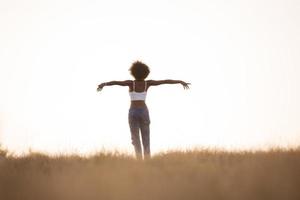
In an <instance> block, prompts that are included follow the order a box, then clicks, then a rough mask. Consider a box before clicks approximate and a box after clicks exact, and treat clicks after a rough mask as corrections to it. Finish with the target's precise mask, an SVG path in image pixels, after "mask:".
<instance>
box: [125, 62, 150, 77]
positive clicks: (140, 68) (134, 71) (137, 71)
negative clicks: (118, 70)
mask: <svg viewBox="0 0 300 200" xmlns="http://www.w3.org/2000/svg"><path fill="white" fill-rule="evenodd" d="M129 71H130V73H131V75H132V76H133V77H134V78H135V79H136V80H145V78H147V76H148V74H149V73H150V69H149V67H148V66H147V65H146V64H144V63H142V62H140V61H136V62H134V63H132V65H131V67H130V69H129Z"/></svg>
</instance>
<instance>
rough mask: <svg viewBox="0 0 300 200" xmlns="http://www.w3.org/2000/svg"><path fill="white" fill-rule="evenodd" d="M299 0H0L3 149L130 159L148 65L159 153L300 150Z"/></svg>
mask: <svg viewBox="0 0 300 200" xmlns="http://www.w3.org/2000/svg"><path fill="white" fill-rule="evenodd" d="M299 10H300V2H299V1H297V0H242V1H240V0H239V1H238V0H227V1H222V0H209V1H208V0H204V1H197V0H177V1H176V0H173V1H167V0H152V1H141V0H139V1H138V0H126V1H122V0H109V1H108V0H107V1H99V0H98V1H96V0H84V1H83V0H82V1H79V0H49V1H47V0H44V1H39V0H28V1H21V0H10V1H4V0H0V29H1V31H0V143H1V144H2V145H3V146H5V147H6V148H8V149H10V150H12V151H15V152H26V151H27V150H28V149H29V148H30V149H33V150H39V151H47V152H74V151H75V152H80V153H87V152H92V151H94V150H102V149H108V150H111V149H118V150H124V151H129V152H133V147H132V146H131V143H130V132H129V128H128V122H127V112H128V108H129V103H130V102H129V95H128V89H127V88H125V87H124V88H122V87H118V86H115V87H111V88H108V87H107V88H104V90H103V91H102V92H101V93H96V88H97V85H98V84H99V83H101V82H103V81H110V80H126V79H131V77H130V75H129V73H128V68H129V67H130V65H131V63H132V62H133V61H135V60H138V59H139V60H142V61H144V62H145V63H146V64H148V65H149V66H150V68H151V70H152V72H151V74H150V76H149V79H166V78H171V79H182V80H185V81H188V82H191V83H192V86H191V90H189V91H184V90H183V89H182V87H181V86H180V85H165V86H160V87H156V88H155V87H153V88H150V89H149V93H148V98H147V104H148V107H149V109H150V115H151V116H150V117H151V146H152V149H153V152H157V151H161V150H166V149H174V148H192V147H197V146H198V147H199V146H200V147H221V148H228V149H232V148H235V149H236V148H239V149H240V148H242V149H248V148H266V147H270V146H281V147H292V146H296V145H299V144H300V123H299V122H300V104H299V102H300V90H299V85H300V80H299V77H300V68H299V64H300V58H299V55H300V37H299V35H300V14H299Z"/></svg>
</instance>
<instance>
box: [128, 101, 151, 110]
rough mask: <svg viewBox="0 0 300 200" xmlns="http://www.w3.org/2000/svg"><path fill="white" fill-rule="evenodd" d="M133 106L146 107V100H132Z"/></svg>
mask: <svg viewBox="0 0 300 200" xmlns="http://www.w3.org/2000/svg"><path fill="white" fill-rule="evenodd" d="M130 107H131V108H145V107H147V105H146V103H145V101H142V100H141V101H131V105H130Z"/></svg>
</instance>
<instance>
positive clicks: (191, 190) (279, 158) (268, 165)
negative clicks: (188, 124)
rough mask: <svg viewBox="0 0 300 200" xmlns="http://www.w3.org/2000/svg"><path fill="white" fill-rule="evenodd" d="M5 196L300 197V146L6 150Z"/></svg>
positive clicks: (113, 199)
mask: <svg viewBox="0 0 300 200" xmlns="http://www.w3.org/2000/svg"><path fill="white" fill-rule="evenodd" d="M0 199H1V200H77V199H78V200H83V199H87V200H96V199H97V200H102V199H103V200H160V199H161V200H162V199H163V200H185V199H186V200H194V199H195V200H196V199H197V200H200V199H203V200H211V199H214V200H215V199H216V200H219V199H226V200H227V199H228V200H248V199H249V200H260V199H262V200H267V199H272V200H277V199H278V200H279V199H280V200H293V199H295V200H296V199H297V200H299V199H300V149H299V148H298V149H286V150H283V149H273V150H269V151H241V152H229V151H222V150H212V149H207V150H205V149H202V150H191V151H173V152H165V153H160V154H156V155H154V156H153V158H152V159H150V160H147V161H139V160H136V159H134V158H133V157H131V156H129V155H124V154H121V153H104V152H102V153H101V152H99V153H96V154H94V155H90V156H79V155H56V156H53V155H51V156H50V155H45V154H41V153H31V154H28V155H24V156H18V157H17V156H13V155H10V154H9V153H8V152H7V151H4V150H1V151H0Z"/></svg>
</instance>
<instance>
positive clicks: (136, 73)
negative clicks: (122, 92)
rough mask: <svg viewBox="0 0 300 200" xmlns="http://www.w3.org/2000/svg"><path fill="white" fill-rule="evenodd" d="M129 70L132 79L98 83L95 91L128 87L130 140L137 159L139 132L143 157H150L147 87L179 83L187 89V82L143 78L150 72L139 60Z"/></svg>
mask: <svg viewBox="0 0 300 200" xmlns="http://www.w3.org/2000/svg"><path fill="white" fill-rule="evenodd" d="M129 71H130V72H131V75H132V76H133V77H134V80H133V81H132V80H125V81H110V82H105V83H101V84H100V85H98V88H97V91H101V90H102V89H103V87H105V86H112V85H119V86H127V87H129V96H130V99H131V105H130V109H129V114H128V122H129V127H130V132H131V141H132V144H133V146H134V149H135V154H136V157H137V159H142V147H141V140H140V132H141V137H142V144H143V152H144V159H148V158H150V156H151V154H150V129H149V125H150V118H149V112H148V108H147V105H146V103H145V100H146V95H147V91H148V89H149V87H151V86H157V85H161V84H176V83H179V84H181V85H182V86H183V88H184V89H189V84H190V83H186V82H184V81H181V80H170V79H168V80H145V79H146V78H147V76H148V75H149V73H150V70H149V67H148V66H147V65H146V64H144V63H142V62H140V61H136V62H134V63H133V64H132V65H131V67H130V69H129Z"/></svg>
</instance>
